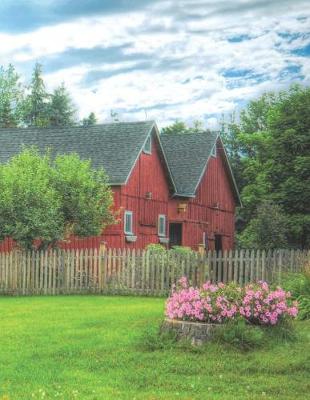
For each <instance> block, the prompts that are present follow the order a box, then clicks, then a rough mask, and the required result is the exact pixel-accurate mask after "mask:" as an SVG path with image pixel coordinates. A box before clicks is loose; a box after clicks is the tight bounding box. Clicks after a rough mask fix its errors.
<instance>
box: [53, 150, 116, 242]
mask: <svg viewBox="0 0 310 400" xmlns="http://www.w3.org/2000/svg"><path fill="white" fill-rule="evenodd" d="M54 170H55V175H54V176H55V181H54V187H55V189H56V190H57V192H58V193H59V195H60V199H61V214H62V215H63V219H64V221H65V223H66V232H67V233H68V232H70V233H72V234H74V235H77V236H84V237H86V236H93V235H94V236H95V235H98V234H100V233H101V231H102V229H103V228H104V227H105V226H106V225H109V224H111V223H113V222H114V218H113V215H112V213H111V207H112V204H113V196H112V192H111V189H110V186H109V185H108V178H107V175H106V174H105V172H104V171H103V170H94V169H92V168H91V163H90V161H88V160H83V161H82V160H81V159H80V158H79V156H78V155H77V154H68V155H60V156H57V157H56V159H55V161H54Z"/></svg>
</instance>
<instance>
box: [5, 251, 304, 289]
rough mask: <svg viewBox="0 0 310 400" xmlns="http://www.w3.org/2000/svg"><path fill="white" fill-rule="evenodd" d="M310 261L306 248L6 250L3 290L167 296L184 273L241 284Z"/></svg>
mask: <svg viewBox="0 0 310 400" xmlns="http://www.w3.org/2000/svg"><path fill="white" fill-rule="evenodd" d="M309 262H310V252H309V251H300V250H273V251H267V252H266V251H264V250H263V251H254V250H236V251H229V252H226V251H225V252H223V253H222V252H218V253H217V252H215V251H210V252H208V253H206V254H203V255H201V254H198V253H193V254H186V255H181V254H177V253H174V252H171V251H170V252H166V253H156V252H150V251H145V250H141V251H140V250H137V251H136V250H126V249H123V250H118V249H109V250H106V251H97V250H96V249H95V250H93V249H89V250H79V251H69V250H49V251H45V252H20V251H12V252H10V253H0V294H3V295H34V294H36V295H38V294H44V295H56V294H77V293H115V294H117V293H118V294H135V295H153V296H161V295H166V294H167V293H169V291H170V290H171V287H172V285H173V284H174V283H176V281H177V280H178V279H179V278H180V277H181V276H187V277H188V278H189V280H190V281H191V282H192V284H193V285H199V284H201V283H202V282H203V281H205V280H207V279H210V280H211V281H213V282H225V283H226V282H230V281H235V282H237V283H238V284H240V285H244V284H246V283H248V282H254V281H259V280H266V281H269V282H274V283H277V282H281V277H282V275H283V274H284V273H286V272H298V271H300V270H301V268H302V267H303V266H304V265H305V264H306V263H309Z"/></svg>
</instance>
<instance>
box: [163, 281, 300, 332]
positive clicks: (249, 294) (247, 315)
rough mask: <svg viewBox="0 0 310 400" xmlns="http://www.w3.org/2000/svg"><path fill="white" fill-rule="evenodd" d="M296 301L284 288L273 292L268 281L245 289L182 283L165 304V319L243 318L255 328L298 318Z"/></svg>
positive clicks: (180, 282) (218, 321) (222, 285)
mask: <svg viewBox="0 0 310 400" xmlns="http://www.w3.org/2000/svg"><path fill="white" fill-rule="evenodd" d="M297 312H298V309H297V302H296V301H293V300H292V299H291V298H290V293H289V292H285V291H284V290H283V289H281V288H277V289H276V290H271V289H270V288H269V286H268V284H267V283H266V282H260V283H258V284H251V285H248V286H246V287H244V288H241V287H238V286H237V285H235V284H234V283H230V284H227V285H224V284H223V283H219V284H218V285H216V284H212V283H210V282H206V283H204V284H203V285H202V287H201V288H197V287H192V286H189V283H188V281H187V278H186V277H183V278H181V279H180V280H179V282H178V285H177V287H176V288H173V292H172V294H171V296H170V297H169V299H168V300H167V303H166V316H167V317H169V318H171V319H179V320H184V321H202V322H209V323H224V322H227V321H230V320H234V319H236V318H239V317H241V319H244V320H246V321H248V322H250V323H251V324H254V325H276V324H278V323H280V322H281V321H282V320H284V319H290V318H294V317H296V315H297Z"/></svg>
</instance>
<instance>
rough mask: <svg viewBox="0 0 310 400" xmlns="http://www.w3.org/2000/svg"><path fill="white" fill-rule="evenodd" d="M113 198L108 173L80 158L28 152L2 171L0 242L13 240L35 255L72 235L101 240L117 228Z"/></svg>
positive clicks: (15, 158) (11, 161) (0, 167)
mask: <svg viewBox="0 0 310 400" xmlns="http://www.w3.org/2000/svg"><path fill="white" fill-rule="evenodd" d="M111 205H112V193H111V189H110V188H109V186H108V184H107V178H106V175H105V174H104V172H103V171H95V170H93V169H91V166H90V162H89V161H82V160H80V159H79V157H78V156H77V155H75V154H71V155H65V156H58V157H56V159H55V161H54V162H53V160H52V159H51V157H50V155H49V154H45V155H44V156H41V155H40V154H39V152H38V151H37V150H36V149H35V148H31V149H24V150H23V151H22V152H21V153H20V154H19V155H17V156H15V157H13V158H12V159H11V160H10V162H9V163H7V164H5V165H1V166H0V238H2V239H3V238H4V237H6V236H9V237H12V239H14V240H15V241H16V242H18V243H19V245H20V246H21V247H23V248H26V249H32V248H33V244H34V240H36V239H38V240H40V241H41V246H42V247H46V246H48V245H49V244H54V243H55V242H57V241H58V240H60V239H63V238H65V237H66V236H67V235H68V234H70V233H74V234H75V235H78V236H89V235H98V234H99V233H100V232H101V229H102V227H103V226H105V224H107V223H111V222H113V216H112V212H111Z"/></svg>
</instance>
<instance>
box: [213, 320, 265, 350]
mask: <svg viewBox="0 0 310 400" xmlns="http://www.w3.org/2000/svg"><path fill="white" fill-rule="evenodd" d="M215 340H218V341H219V342H220V343H226V344H229V345H231V346H233V347H236V348H238V349H240V350H252V349H254V348H257V347H262V346H263V345H264V344H265V336H264V331H263V330H262V329H261V328H260V327H259V326H252V325H250V324H248V323H247V322H246V321H245V320H244V319H241V318H237V319H236V320H231V321H229V322H228V323H227V324H225V325H223V327H222V328H221V329H217V330H216V332H215Z"/></svg>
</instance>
